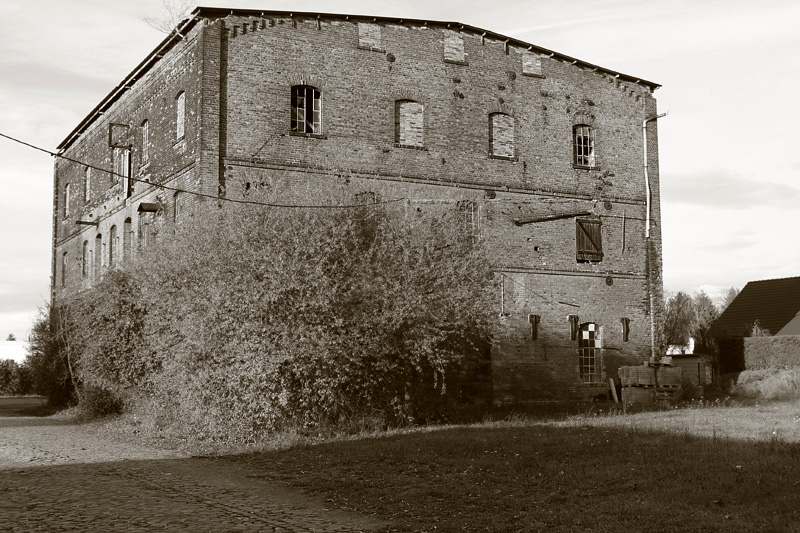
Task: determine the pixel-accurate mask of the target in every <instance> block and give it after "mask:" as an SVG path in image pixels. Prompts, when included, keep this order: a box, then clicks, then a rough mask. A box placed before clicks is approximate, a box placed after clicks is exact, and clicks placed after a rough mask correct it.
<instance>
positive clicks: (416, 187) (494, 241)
mask: <svg viewBox="0 0 800 533" xmlns="http://www.w3.org/2000/svg"><path fill="white" fill-rule="evenodd" d="M656 88H658V85H657V84H654V83H652V82H648V81H645V80H642V79H638V78H635V77H633V76H628V75H625V74H621V73H618V72H614V71H611V70H608V69H605V68H602V67H599V66H596V65H591V64H588V63H585V62H583V61H580V60H577V59H574V58H572V57H567V56H564V55H562V54H558V53H556V52H552V51H550V50H546V49H543V48H540V47H537V46H535V45H531V44H529V43H526V42H522V41H519V40H516V39H512V38H509V37H505V36H502V35H499V34H496V33H492V32H490V31H486V30H482V29H479V28H475V27H471V26H467V25H464V24H459V23H454V22H435V21H426V20H411V19H402V20H401V19H395V18H385V17H363V16H349V15H334V14H317V13H288V12H275V11H264V12H262V11H253V10H222V9H211V8H198V9H197V10H195V11H194V13H193V14H192V16H191V17H190V18H189V19H187V20H186V21H184V22H183V23H182V24H181V25H179V26H178V27H177V28H176V30H175V32H174V33H173V34H172V35H170V36H169V37H168V38H166V39H165V40H164V41H163V42H162V43H161V45H160V46H159V47H158V48H157V49H156V50H154V51H153V52H152V53H151V54H150V55H149V56H148V57H147V58H146V59H145V60H144V61H143V62H142V63H141V64H140V65H139V66H138V67H137V68H136V69H135V70H134V71H133V72H132V73H131V74H130V75H128V76H127V77H126V78H125V79H124V80H123V81H122V83H120V84H119V86H118V87H117V88H116V89H114V90H113V91H112V92H111V93H110V94H109V95H108V96H107V97H106V98H105V99H103V101H102V102H100V104H99V105H98V106H97V107H96V108H95V109H94V110H93V111H92V112H91V113H90V114H89V115H88V116H87V117H86V118H85V119H84V120H83V121H82V122H81V123H80V124H79V125H78V127H77V128H76V129H75V130H74V131H73V132H72V133H70V134H69V136H68V137H67V138H66V139H65V140H64V141H63V142H62V143H61V145H60V146H59V149H60V150H61V153H62V155H63V156H65V158H59V159H57V161H56V165H55V194H54V218H53V227H54V239H53V294H52V297H53V300H54V302H57V301H58V300H59V298H62V297H63V296H64V295H67V294H70V293H72V292H75V291H78V290H80V289H82V288H87V287H89V286H91V284H92V283H93V282H94V281H95V280H97V279H99V277H100V276H102V273H103V272H104V271H105V270H106V269H107V268H113V267H114V266H116V265H119V264H120V263H121V262H124V261H125V260H126V259H127V258H128V257H129V256H130V255H131V254H133V253H135V250H136V248H137V247H138V246H142V245H145V246H146V243H147V241H148V239H151V238H152V236H153V229H154V228H159V227H162V226H169V225H170V224H175V223H180V221H181V219H182V218H185V217H187V216H190V215H191V212H192V211H193V210H195V209H199V208H200V207H201V206H202V205H204V204H208V205H211V204H213V203H214V202H208V201H207V198H208V197H211V198H213V197H217V196H228V197H230V196H232V195H239V194H242V192H243V191H244V190H245V189H247V188H248V187H250V186H252V185H253V184H262V183H267V184H270V185H272V186H275V187H283V189H284V190H286V191H288V192H287V194H288V195H289V196H292V195H294V198H293V200H302V201H305V202H311V203H313V202H314V201H315V195H316V194H317V191H322V190H325V187H326V184H328V183H330V182H331V181H332V180H336V179H340V177H341V176H342V174H343V173H346V174H347V176H348V181H347V182H348V187H350V188H351V189H352V193H353V195H354V196H356V195H359V194H368V195H372V196H380V197H381V198H386V199H388V198H401V197H404V198H410V199H413V200H414V201H415V202H417V205H418V206H419V207H420V208H421V209H424V208H426V205H430V206H433V205H437V206H441V205H443V204H444V205H449V204H452V206H453V208H460V209H464V210H465V213H467V214H468V218H469V221H470V224H472V226H473V230H474V231H475V232H476V234H478V235H480V236H481V238H483V239H485V241H486V242H487V244H488V245H489V246H490V249H491V250H492V255H493V258H494V261H495V265H496V273H497V274H496V275H497V280H498V289H497V316H498V319H497V328H496V332H495V335H494V338H493V344H492V349H491V381H492V387H493V399H494V400H495V401H497V402H500V401H509V400H515V401H526V400H552V399H566V398H586V397H590V396H595V395H597V394H598V393H602V392H604V391H605V390H607V388H608V380H609V378H612V377H616V376H617V368H618V366H620V365H621V364H628V363H640V362H641V361H643V360H645V359H647V358H650V357H651V356H653V355H655V353H656V351H657V350H658V349H659V346H660V341H659V331H660V329H661V328H660V323H661V317H662V314H663V313H662V308H661V301H662V277H661V226H660V205H659V200H658V198H659V175H658V150H657V146H658V145H657V134H656V121H655V120H654V118H655V117H656V112H657V111H656V101H655V99H654V98H653V91H654V90H655V89H656ZM156 185H160V186H165V187H158V186H156Z"/></svg>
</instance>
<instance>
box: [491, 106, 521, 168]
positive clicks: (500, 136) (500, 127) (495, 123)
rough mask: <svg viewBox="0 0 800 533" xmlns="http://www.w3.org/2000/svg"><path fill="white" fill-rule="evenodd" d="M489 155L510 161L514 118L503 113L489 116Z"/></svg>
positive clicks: (512, 149)
mask: <svg viewBox="0 0 800 533" xmlns="http://www.w3.org/2000/svg"><path fill="white" fill-rule="evenodd" d="M489 154H491V156H492V157H501V158H507V159H512V158H513V157H514V156H515V155H516V152H515V149H514V117H512V116H511V115H507V114H505V113H492V114H491V115H489Z"/></svg>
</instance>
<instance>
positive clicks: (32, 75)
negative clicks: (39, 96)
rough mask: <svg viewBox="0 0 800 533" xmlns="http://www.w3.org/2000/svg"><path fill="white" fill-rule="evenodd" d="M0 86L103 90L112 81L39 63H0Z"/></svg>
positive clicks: (48, 89)
mask: <svg viewBox="0 0 800 533" xmlns="http://www.w3.org/2000/svg"><path fill="white" fill-rule="evenodd" d="M0 86H2V87H5V88H6V89H9V90H16V91H37V92H38V91H57V92H58V93H59V94H63V93H64V92H65V91H74V92H82V93H83V92H87V91H103V90H106V91H107V90H109V89H111V88H113V82H112V81H109V80H106V79H101V78H96V77H92V76H86V75H83V74H80V73H76V72H71V71H68V70H65V69H62V68H60V67H58V66H56V65H46V64H41V63H38V64H37V63H28V64H19V63H0Z"/></svg>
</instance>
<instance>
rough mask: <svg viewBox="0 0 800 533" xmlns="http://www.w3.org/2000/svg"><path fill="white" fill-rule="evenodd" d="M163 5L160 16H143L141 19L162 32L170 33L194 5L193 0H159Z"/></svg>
mask: <svg viewBox="0 0 800 533" xmlns="http://www.w3.org/2000/svg"><path fill="white" fill-rule="evenodd" d="M161 4H162V5H163V6H164V11H163V14H162V15H161V16H160V17H145V18H143V19H142V20H143V21H144V22H145V23H146V24H147V25H148V26H150V27H151V28H154V29H156V30H158V31H160V32H162V33H172V32H173V31H175V29H176V28H177V27H178V24H180V23H181V21H182V20H183V19H185V18H186V17H188V16H189V13H191V11H192V9H194V7H195V2H194V1H193V0H161Z"/></svg>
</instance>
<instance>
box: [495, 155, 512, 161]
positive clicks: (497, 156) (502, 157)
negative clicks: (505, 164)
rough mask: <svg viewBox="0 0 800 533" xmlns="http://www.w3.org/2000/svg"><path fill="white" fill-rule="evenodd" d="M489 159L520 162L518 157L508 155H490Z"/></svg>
mask: <svg viewBox="0 0 800 533" xmlns="http://www.w3.org/2000/svg"><path fill="white" fill-rule="evenodd" d="M489 159H499V160H501V161H518V159H517V158H516V157H512V156H507V155H495V154H489Z"/></svg>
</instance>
